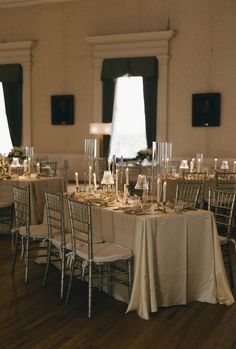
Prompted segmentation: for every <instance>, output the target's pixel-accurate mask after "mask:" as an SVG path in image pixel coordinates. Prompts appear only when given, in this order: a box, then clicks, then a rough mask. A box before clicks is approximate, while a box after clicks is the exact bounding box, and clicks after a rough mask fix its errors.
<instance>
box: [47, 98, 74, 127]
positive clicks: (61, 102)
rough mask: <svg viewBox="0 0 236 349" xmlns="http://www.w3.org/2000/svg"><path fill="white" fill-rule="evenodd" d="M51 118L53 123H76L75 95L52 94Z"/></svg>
mask: <svg viewBox="0 0 236 349" xmlns="http://www.w3.org/2000/svg"><path fill="white" fill-rule="evenodd" d="M51 120H52V125H73V124H74V96H73V95H57V96H51Z"/></svg>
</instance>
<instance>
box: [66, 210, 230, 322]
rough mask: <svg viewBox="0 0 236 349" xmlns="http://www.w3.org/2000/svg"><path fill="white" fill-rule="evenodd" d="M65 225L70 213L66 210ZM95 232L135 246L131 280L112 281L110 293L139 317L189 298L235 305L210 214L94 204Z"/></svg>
mask: <svg viewBox="0 0 236 349" xmlns="http://www.w3.org/2000/svg"><path fill="white" fill-rule="evenodd" d="M65 215H66V225H67V228H68V224H69V223H68V211H67V210H65ZM92 217H93V231H94V233H96V235H98V236H100V237H102V238H103V239H104V240H107V241H112V242H116V243H119V244H121V245H123V246H126V247H129V248H131V249H132V250H133V255H134V282H133V289H132V294H131V298H130V300H128V292H127V288H126V287H124V286H122V285H116V287H115V288H114V289H113V291H114V292H113V296H114V297H115V298H116V299H119V300H122V301H125V302H126V303H127V304H128V308H127V312H129V311H134V310H135V311H137V313H138V315H139V316H140V317H141V318H143V319H149V316H150V313H152V312H156V311H158V308H159V306H171V305H183V304H187V303H189V302H191V301H201V302H207V303H212V304H216V303H220V304H225V305H227V306H229V305H231V304H233V303H234V298H233V295H232V293H231V290H230V287H229V283H228V279H227V276H226V271H225V267H224V262H223V257H222V253H221V248H220V244H219V241H218V233H217V228H216V224H215V220H214V216H213V214H212V213H211V212H209V211H205V210H190V211H186V212H182V213H176V212H175V211H174V210H172V211H171V210H169V211H168V212H167V213H148V214H137V215H136V214H128V213H125V212H124V211H122V210H118V209H117V208H115V209H114V207H106V208H104V207H96V206H93V207H92Z"/></svg>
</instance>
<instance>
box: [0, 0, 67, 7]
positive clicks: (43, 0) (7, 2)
mask: <svg viewBox="0 0 236 349" xmlns="http://www.w3.org/2000/svg"><path fill="white" fill-rule="evenodd" d="M67 1H71V0H0V7H19V6H32V5H39V4H47V3H56V2H67Z"/></svg>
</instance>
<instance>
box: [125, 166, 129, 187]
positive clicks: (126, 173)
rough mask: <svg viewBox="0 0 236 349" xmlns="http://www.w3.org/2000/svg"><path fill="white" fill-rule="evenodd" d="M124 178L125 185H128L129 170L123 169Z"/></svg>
mask: <svg viewBox="0 0 236 349" xmlns="http://www.w3.org/2000/svg"><path fill="white" fill-rule="evenodd" d="M125 178H126V185H129V169H128V167H126V169H125Z"/></svg>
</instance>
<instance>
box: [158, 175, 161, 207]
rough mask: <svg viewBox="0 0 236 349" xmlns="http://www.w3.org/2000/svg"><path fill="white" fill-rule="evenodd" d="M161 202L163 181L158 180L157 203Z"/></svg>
mask: <svg viewBox="0 0 236 349" xmlns="http://www.w3.org/2000/svg"><path fill="white" fill-rule="evenodd" d="M160 201H161V179H160V178H158V179H157V202H160Z"/></svg>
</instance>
